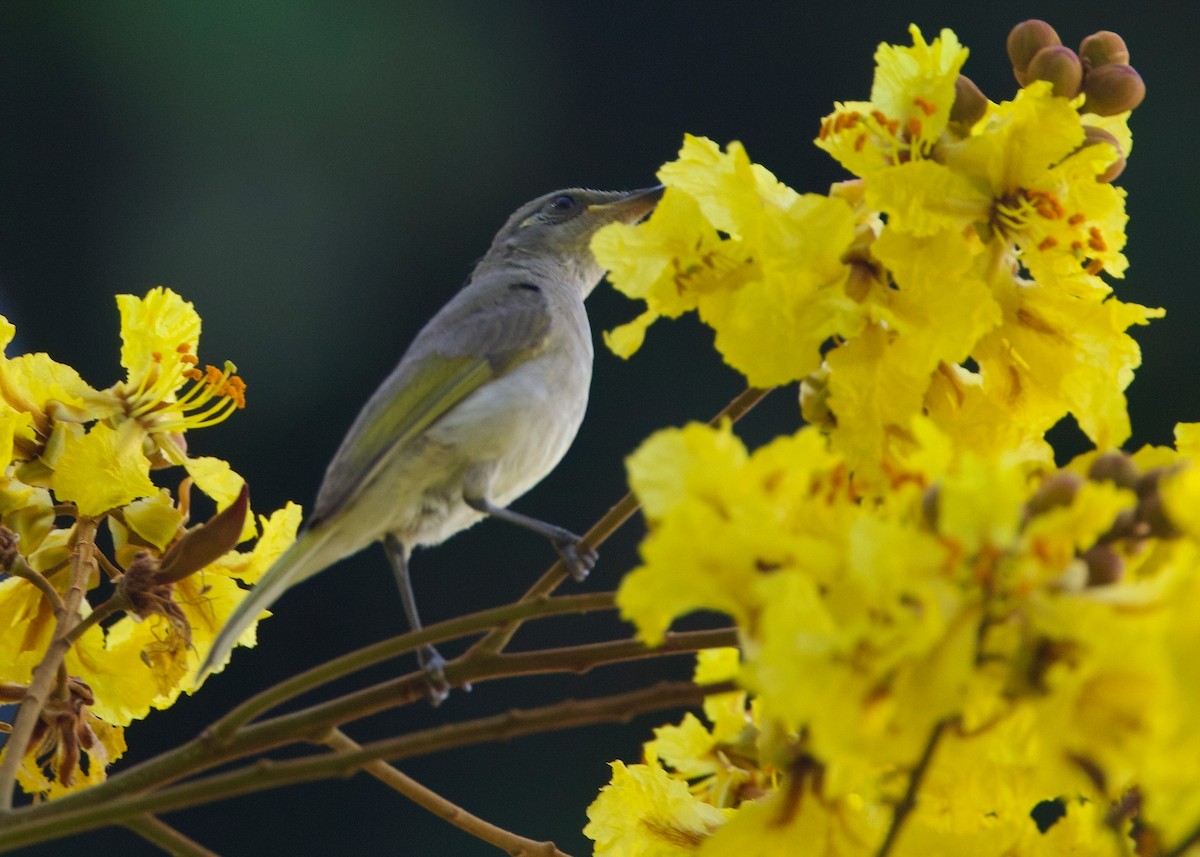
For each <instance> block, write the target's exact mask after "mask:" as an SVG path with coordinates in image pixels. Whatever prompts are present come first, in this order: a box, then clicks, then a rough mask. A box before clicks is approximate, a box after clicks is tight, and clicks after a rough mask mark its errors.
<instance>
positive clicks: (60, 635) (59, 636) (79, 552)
mask: <svg viewBox="0 0 1200 857" xmlns="http://www.w3.org/2000/svg"><path fill="white" fill-rule="evenodd" d="M95 537H96V520H95V519H94V518H80V519H79V520H78V522H77V523H76V524H75V536H74V544H73V546H72V549H71V580H70V583H69V585H68V586H67V591H66V593H65V594H64V595H63V599H62V602H61V606H60V607H59V608H58V609H56V610H55V611H54V613H55V617H54V618H55V625H54V636H53V637H52V638H51V640H50V645H49V646H47V647H46V653H45V655H43V656H42V660H41V662H40V663H39V664H38V665H37V666H36V667H35V668H34V670H33V680H32V681H31V682H30V683H29V689H28V690H27V691H26V692H25V698H24V700H22V702H21V708H20V710H18V711H17V717H16V720H14V721H13V727H12V733H11V734H10V735H9V738H8V741H7V742H6V744H5V748H4V750H5V751H4V755H3V757H2V758H0V812H11V811H12V807H13V791H14V789H15V788H16V784H17V772H18V771H19V770H20V768H21V762H23V761H24V759H25V754H26V751H27V749H28V747H29V739H30V738H31V737H32V736H33V730H34V728H35V727H36V726H37V722H38V717H40V716H41V713H42V709H43V708H44V707H45V705H46V701H47V700H48V699H49V698H50V693H51V691H52V690H53V688H54V685H55V683H56V679H57V678H58V673H59V667H60V666H61V665H62V663H63V659H64V658H65V657H66V655H67V652H68V651H69V650H70V648H71V639H70V635H71V630H72V629H73V628H74V627H75V625H76V623H77V622H79V614H80V609H79V607H80V604H82V602H83V596H84V592H85V590H86V588H87V582H88V580H89V579H90V578H91V575H92V573H93V572H94V571H96V558H95V549H96V544H95Z"/></svg>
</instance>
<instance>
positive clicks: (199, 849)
mask: <svg viewBox="0 0 1200 857" xmlns="http://www.w3.org/2000/svg"><path fill="white" fill-rule="evenodd" d="M125 826H126V827H128V828H129V829H130V830H132V831H133V832H134V833H136V834H137V835H138V836H140V837H142V838H143V839H145V840H146V841H147V842H150V843H152V844H154V845H157V846H158V847H159V848H161V849H162V850H163V851H166V852H167V853H168V854H170V855H172V857H221V855H220V854H218V853H217V852H216V851H211V850H209V849H208V848H205V847H204V846H203V845H201V844H200V843H199V842H197V841H196V840H194V839H192V838H191V837H189V836H184V835H183V834H182V833H180V832H179V831H178V830H176V829H175V828H174V827H172V826H171V825H169V824H167V823H166V822H164V821H161V820H160V819H158V818H156V817H155V816H153V815H139V816H136V817H134V818H131V819H129V820H128V821H126V822H125Z"/></svg>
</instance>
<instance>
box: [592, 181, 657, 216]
mask: <svg viewBox="0 0 1200 857" xmlns="http://www.w3.org/2000/svg"><path fill="white" fill-rule="evenodd" d="M664 190H666V187H664V186H663V185H660V184H658V185H655V186H654V187H646V188H642V189H641V190H631V191H629V192H628V193H626V194H624V195H622V196H620V197H618V198H617V199H614V200H613V201H612V202H604V203H598V204H596V205H589V206H588V211H603V212H604V213H605V214H607V215H608V216H609V217H610V218H611V219H613V220H620V221H622V222H624V223H637V222H638V221H639V220H641V219H642V218H643V217H645V216H646V215H647V214H649V213H650V212H651V211H653V210H654V206H655V205H657V204H658V201H659V200H660V199H662V195H663V191H664Z"/></svg>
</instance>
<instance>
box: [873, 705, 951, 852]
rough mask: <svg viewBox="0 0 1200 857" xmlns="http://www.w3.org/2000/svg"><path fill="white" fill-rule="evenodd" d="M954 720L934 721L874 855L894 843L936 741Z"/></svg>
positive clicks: (913, 807)
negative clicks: (885, 833)
mask: <svg viewBox="0 0 1200 857" xmlns="http://www.w3.org/2000/svg"><path fill="white" fill-rule="evenodd" d="M956 720H957V718H956V717H947V718H944V719H942V720H939V721H938V722H937V723H935V724H934V726H933V729H932V730H930V732H929V740H927V741H926V742H925V748H924V749H923V750H922V751H921V758H920V759H918V760H917V764H916V765H915V766H914V767H913V770H912V773H911V774H909V775H908V788H907V789H905V791H904V797H903V798H901V799H900V802H899V803H898V804H896V808H895V809H894V810H893V811H892V823H891V826H889V827H888V832H887V836H885V837H884V840H883V844H882V845H880V846H879V850H878V851H876V852H875V857H887V855H888V854H890V853H891V851H892V847H893V846H894V845H895V844H896V838H897V837H898V836H899V835H900V831H901V829H903V827H904V820H905V819H906V818H908V815H909V813H911V812H912V811H913V809H915V808H916V806H917V792H918V791H920V788H921V783H922V782H923V781H924V779H925V772H926V771H928V770H929V763H930V762H932V761H933V754H934V752H935V751H936V750H937V746H938V742H939V741H941V738H942V735H943V734H944V733H945V731H946V727H948V726H949V725H950V724H952V723H954V722H955V721H956Z"/></svg>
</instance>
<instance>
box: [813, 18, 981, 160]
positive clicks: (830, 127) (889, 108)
mask: <svg viewBox="0 0 1200 857" xmlns="http://www.w3.org/2000/svg"><path fill="white" fill-rule="evenodd" d="M909 33H911V34H912V38H913V45H912V47H900V46H898V45H888V44H881V45H880V46H879V48H878V50H877V51H876V52H875V64H876V67H875V81H874V83H873V84H872V86H871V100H870V101H869V102H850V103H847V104H840V105H838V109H837V110H835V111H834V112H833V113H832V114H831V115H830V116H828V117H826V119H825V120H824V121H823V122H822V123H821V133H820V136H819V137H818V138H817V141H816V143H817V145H818V146H819V147H821V148H822V149H825V150H826V151H827V152H829V153H830V154H831V155H833V156H834V157H835V158H837V159H838V161H840V162H841V164H842V165H843V166H844V167H846V169H848V170H850V172H852V173H854V174H855V175H859V176H867V175H870V174H871V173H874V172H876V171H877V170H880V169H883V168H884V167H887V166H890V165H893V164H898V163H907V162H918V161H920V160H921V159H923V158H927V157H929V155H930V150H931V149H932V147H933V145H934V143H936V142H937V141H938V139H939V137H940V136H941V134H942V131H943V130H944V129H945V127H946V123H947V121H948V120H949V118H950V108H951V106H952V105H953V104H954V82H955V81H956V80H957V79H958V71H959V69H960V68H962V65H963V63H964V62H966V60H967V49H966V48H964V47H962V45H960V44H959V42H958V38H957V36H955V35H954V33H952V32H951V31H950V30H942V32H941V35H940V36H939V37H938V38H936V39H934V40H933V42H931V43H927V42H926V41H925V39H924V38H923V37H922V35H921V31H920V30H919V29H918V28H917V27H916V26H915V25H914V26H910V27H909Z"/></svg>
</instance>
